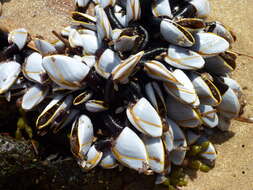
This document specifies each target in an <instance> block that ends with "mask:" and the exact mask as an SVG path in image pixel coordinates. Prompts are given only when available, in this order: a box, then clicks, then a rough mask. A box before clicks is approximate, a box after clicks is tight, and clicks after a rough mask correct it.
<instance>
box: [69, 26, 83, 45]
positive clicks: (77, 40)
mask: <svg viewBox="0 0 253 190" xmlns="http://www.w3.org/2000/svg"><path fill="white" fill-rule="evenodd" d="M69 44H70V46H71V47H72V48H76V47H82V46H83V40H82V37H81V35H80V34H79V32H78V31H77V30H75V29H73V30H71V31H70V33H69Z"/></svg>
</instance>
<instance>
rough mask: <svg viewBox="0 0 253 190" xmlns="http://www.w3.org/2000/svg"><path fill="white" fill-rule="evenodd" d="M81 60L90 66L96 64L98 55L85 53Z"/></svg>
mask: <svg viewBox="0 0 253 190" xmlns="http://www.w3.org/2000/svg"><path fill="white" fill-rule="evenodd" d="M81 60H82V61H83V62H84V63H85V64H86V65H87V66H88V67H90V68H92V67H93V66H94V65H95V64H96V56H94V55H85V56H83V57H82V58H81Z"/></svg>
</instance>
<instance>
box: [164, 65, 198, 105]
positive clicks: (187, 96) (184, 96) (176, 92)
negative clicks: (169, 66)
mask: <svg viewBox="0 0 253 190" xmlns="http://www.w3.org/2000/svg"><path fill="white" fill-rule="evenodd" d="M173 75H174V76H175V77H176V79H177V80H178V81H179V82H180V83H181V85H175V84H172V83H168V82H164V83H163V86H164V88H165V90H166V92H167V93H168V94H170V95H171V96H173V97H174V98H176V99H177V100H178V101H180V102H182V103H184V104H189V105H192V106H194V107H197V106H198V105H199V98H198V96H197V93H196V91H195V89H194V86H193V84H192V82H191V80H190V79H189V78H188V76H187V75H186V74H185V73H184V72H183V71H182V70H180V69H176V70H175V71H174V72H173Z"/></svg>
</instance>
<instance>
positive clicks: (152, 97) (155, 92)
mask: <svg viewBox="0 0 253 190" xmlns="http://www.w3.org/2000/svg"><path fill="white" fill-rule="evenodd" d="M145 92H146V95H147V98H148V100H149V101H150V103H151V104H152V106H153V107H154V108H155V109H156V111H157V112H159V111H160V109H165V111H166V109H167V108H166V103H165V100H164V96H163V94H162V90H161V88H160V87H159V85H158V84H157V83H156V82H149V83H147V84H146V85H145ZM161 104H162V106H161Z"/></svg>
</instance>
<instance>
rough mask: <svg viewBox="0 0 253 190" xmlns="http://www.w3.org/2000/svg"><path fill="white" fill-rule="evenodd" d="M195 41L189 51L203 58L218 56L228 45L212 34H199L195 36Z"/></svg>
mask: <svg viewBox="0 0 253 190" xmlns="http://www.w3.org/2000/svg"><path fill="white" fill-rule="evenodd" d="M195 40H196V43H195V44H194V46H192V47H191V49H192V50H194V51H196V52H197V53H199V54H200V55H202V56H204V57H208V56H209V57H210V56H214V55H218V54H220V53H222V52H225V51H226V50H228V48H229V43H228V42H227V41H226V40H225V39H224V38H222V37H220V36H218V35H216V34H214V33H208V32H199V33H197V34H195Z"/></svg>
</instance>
